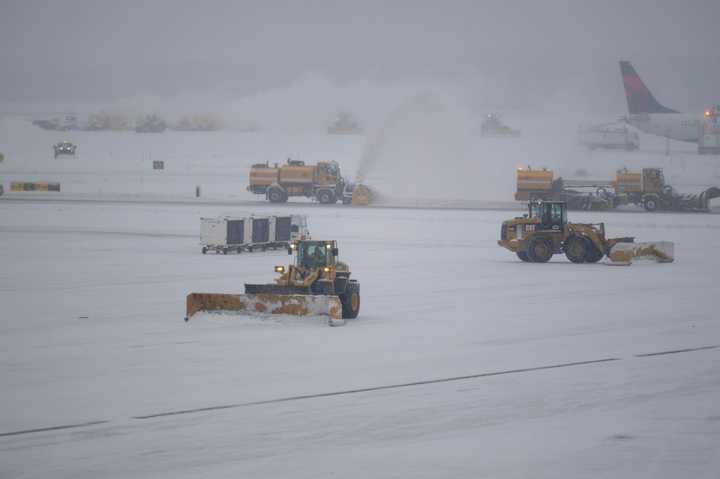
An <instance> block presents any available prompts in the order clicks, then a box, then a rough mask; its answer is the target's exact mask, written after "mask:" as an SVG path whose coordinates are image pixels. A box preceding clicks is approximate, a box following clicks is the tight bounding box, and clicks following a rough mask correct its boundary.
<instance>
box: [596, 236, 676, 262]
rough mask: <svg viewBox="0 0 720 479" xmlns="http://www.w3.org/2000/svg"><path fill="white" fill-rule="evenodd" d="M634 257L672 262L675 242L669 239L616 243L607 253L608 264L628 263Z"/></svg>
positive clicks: (634, 258)
mask: <svg viewBox="0 0 720 479" xmlns="http://www.w3.org/2000/svg"><path fill="white" fill-rule="evenodd" d="M636 259H641V260H653V261H656V262H658V263H672V262H673V261H674V260H675V244H674V243H673V242H671V241H655V242H646V243H618V244H616V245H615V246H613V247H612V249H611V250H610V253H609V254H608V260H609V261H608V264H613V265H629V264H632V262H633V261H634V260H636Z"/></svg>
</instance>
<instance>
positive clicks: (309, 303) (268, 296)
mask: <svg viewBox="0 0 720 479" xmlns="http://www.w3.org/2000/svg"><path fill="white" fill-rule="evenodd" d="M198 312H227V313H234V314H239V315H244V316H260V317H262V316H268V315H274V314H284V315H290V316H327V317H328V321H329V322H330V324H331V325H335V324H342V305H341V303H340V298H338V297H337V296H321V295H308V294H274V293H261V294H216V293H190V294H189V295H188V296H187V312H186V316H185V321H188V320H189V319H190V318H192V316H193V315H194V314H195V313H198Z"/></svg>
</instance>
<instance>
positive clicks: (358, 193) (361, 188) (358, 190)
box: [351, 184, 372, 206]
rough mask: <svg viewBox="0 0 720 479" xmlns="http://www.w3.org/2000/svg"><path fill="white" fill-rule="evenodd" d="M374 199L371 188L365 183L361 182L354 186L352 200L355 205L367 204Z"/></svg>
mask: <svg viewBox="0 0 720 479" xmlns="http://www.w3.org/2000/svg"><path fill="white" fill-rule="evenodd" d="M371 201H372V194H371V193H370V188H368V187H367V186H365V185H362V184H359V185H356V186H355V188H353V191H352V201H351V203H352V204H353V205H361V206H367V205H369V204H370V202H371Z"/></svg>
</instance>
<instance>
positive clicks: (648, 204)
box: [643, 196, 658, 212]
mask: <svg viewBox="0 0 720 479" xmlns="http://www.w3.org/2000/svg"><path fill="white" fill-rule="evenodd" d="M643 207H644V208H645V210H646V211H651V212H652V211H655V210H657V207H658V199H657V198H656V197H655V196H648V197H646V198H645V199H643Z"/></svg>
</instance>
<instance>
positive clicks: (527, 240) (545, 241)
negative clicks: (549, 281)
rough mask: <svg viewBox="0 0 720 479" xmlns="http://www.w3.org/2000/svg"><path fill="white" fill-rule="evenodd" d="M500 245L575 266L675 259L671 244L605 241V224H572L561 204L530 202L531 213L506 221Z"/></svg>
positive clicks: (524, 256)
mask: <svg viewBox="0 0 720 479" xmlns="http://www.w3.org/2000/svg"><path fill="white" fill-rule="evenodd" d="M498 244H499V245H500V246H502V247H503V248H506V249H508V250H510V251H512V252H513V253H515V254H517V257H518V258H520V260H522V261H525V262H530V263H546V262H548V261H549V260H550V258H552V256H553V255H554V254H561V253H564V254H565V256H566V257H567V259H569V260H570V261H572V262H573V263H597V262H598V261H600V260H601V259H602V258H603V257H604V256H606V255H607V258H608V262H607V263H608V264H615V265H629V264H631V263H632V261H633V259H636V258H637V259H653V260H655V261H657V262H659V263H671V262H672V261H673V260H674V245H673V243H672V242H667V241H660V242H652V243H636V242H635V238H632V237H624V238H606V236H605V224H604V223H596V224H583V223H569V222H568V220H567V204H566V203H565V202H562V201H531V202H530V203H528V214H525V215H524V216H522V217H517V218H513V219H511V220H507V221H504V222H503V224H502V228H501V230H500V240H499V241H498Z"/></svg>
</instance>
